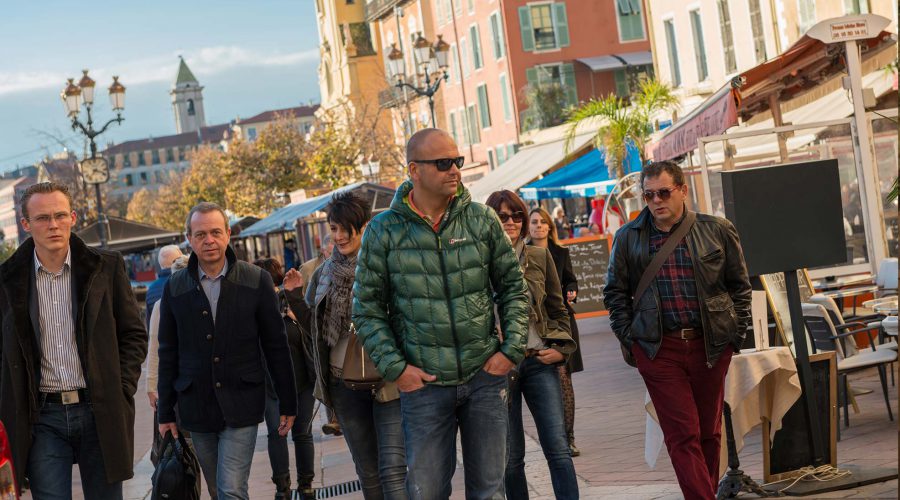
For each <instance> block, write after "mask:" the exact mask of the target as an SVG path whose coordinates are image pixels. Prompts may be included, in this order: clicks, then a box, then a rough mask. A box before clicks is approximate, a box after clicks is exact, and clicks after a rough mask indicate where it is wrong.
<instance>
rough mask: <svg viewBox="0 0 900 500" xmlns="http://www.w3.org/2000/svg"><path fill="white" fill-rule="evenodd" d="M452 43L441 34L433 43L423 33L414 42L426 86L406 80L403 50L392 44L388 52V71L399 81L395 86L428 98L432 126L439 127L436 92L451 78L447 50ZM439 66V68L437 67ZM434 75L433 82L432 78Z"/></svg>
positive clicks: (418, 63) (416, 56)
mask: <svg viewBox="0 0 900 500" xmlns="http://www.w3.org/2000/svg"><path fill="white" fill-rule="evenodd" d="M449 50H450V45H448V44H447V42H445V41H444V40H443V39H442V37H441V35H438V39H437V41H436V42H435V43H434V45H432V44H431V42H429V41H428V40H427V39H426V38H425V37H424V36H422V33H421V32H420V33H419V36H418V38H416V41H415V42H413V56H414V59H415V60H416V65H417V66H419V69H420V70H421V73H422V74H424V76H425V86H424V87H417V86H415V85H412V84H410V83H407V82H405V81H404V79H405V78H406V70H405V69H404V67H403V66H404V64H403V52H402V51H400V50H399V49H397V47H396V46H394V45H393V44H392V45H391V52H390V53H389V54H388V73H390V76H391V78H395V79H396V80H397V83H396V84H395V87H397V88H399V89H402V88H408V89H410V90H412V91H413V92H415V93H416V95H419V96H425V97H427V98H428V108H429V109H430V110H431V126H432V127H437V124H436V123H435V119H434V94H435V93H436V92H437V91H438V89H439V88H440V86H441V81H442V80H447V79H448V78H449V73H448V72H447V52H448V51H449ZM435 68H437V69H435ZM432 77H434V81H433V82H432V80H431V78H432Z"/></svg>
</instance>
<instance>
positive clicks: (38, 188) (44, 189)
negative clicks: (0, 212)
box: [19, 182, 74, 220]
mask: <svg viewBox="0 0 900 500" xmlns="http://www.w3.org/2000/svg"><path fill="white" fill-rule="evenodd" d="M50 193H62V194H63V195H65V197H66V199H67V200H69V210H70V211H71V210H72V206H73V205H74V204H73V202H72V193H70V192H69V187H68V186H66V185H65V184H60V183H58V182H38V183H37V184H32V185H30V186H28V188H26V189H25V192H24V193H22V199H21V200H20V201H19V208H20V209H21V210H22V217H24V218H25V220H28V201H29V200H31V197H32V196H34V195H36V194H50Z"/></svg>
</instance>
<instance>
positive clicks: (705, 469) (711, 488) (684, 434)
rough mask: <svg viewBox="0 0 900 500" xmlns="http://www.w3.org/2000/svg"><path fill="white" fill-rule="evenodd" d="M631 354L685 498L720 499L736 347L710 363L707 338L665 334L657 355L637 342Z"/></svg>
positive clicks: (727, 349) (690, 499) (727, 350)
mask: <svg viewBox="0 0 900 500" xmlns="http://www.w3.org/2000/svg"><path fill="white" fill-rule="evenodd" d="M631 352H632V354H633V355H634V358H635V360H636V361H637V368H638V371H639V372H640V374H641V376H642V377H644V383H645V384H646V385H647V392H649V393H650V399H651V400H652V401H653V407H654V408H655V409H656V415H657V417H658V418H659V426H660V427H661V428H662V431H663V436H664V437H665V442H666V449H667V450H669V457H670V458H671V459H672V466H673V467H674V468H675V475H676V476H677V477H678V485H679V486H680V487H681V492H682V493H683V494H684V497H685V500H711V499H714V498H716V485H717V484H718V482H719V449H720V447H721V441H722V430H721V429H722V402H723V398H724V396H725V374H726V373H728V365H730V364H731V355H732V352H733V350H732V349H731V348H730V347H726V348H725V350H724V351H723V352H722V356H721V357H720V358H719V360H718V361H717V362H716V364H715V365H714V366H713V367H712V368H709V367H707V366H706V348H705V347H704V344H703V339H702V338H700V339H695V340H681V339H676V338H672V337H663V340H662V345H661V346H660V348H659V352H658V353H657V354H656V358H654V359H653V360H651V359H649V358H648V357H647V355H646V354H645V353H644V350H643V349H641V348H640V347H639V346H638V345H637V344H635V345H634V346H632V349H631Z"/></svg>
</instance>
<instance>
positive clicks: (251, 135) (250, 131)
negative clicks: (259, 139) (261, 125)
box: [247, 127, 256, 141]
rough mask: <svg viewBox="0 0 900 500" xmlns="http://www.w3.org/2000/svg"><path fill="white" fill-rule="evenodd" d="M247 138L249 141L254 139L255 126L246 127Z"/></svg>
mask: <svg viewBox="0 0 900 500" xmlns="http://www.w3.org/2000/svg"><path fill="white" fill-rule="evenodd" d="M247 140H249V141H255V140H256V127H248V128H247Z"/></svg>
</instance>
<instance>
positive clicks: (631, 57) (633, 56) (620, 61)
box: [578, 51, 653, 71]
mask: <svg viewBox="0 0 900 500" xmlns="http://www.w3.org/2000/svg"><path fill="white" fill-rule="evenodd" d="M578 61H579V62H582V63H584V64H586V65H587V66H588V67H589V68H591V71H611V70H614V69H620V68H624V67H626V66H645V65H650V64H653V56H652V55H651V54H650V51H641V52H628V53H625V54H612V55H608V56H596V57H584V58H581V59H578Z"/></svg>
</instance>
